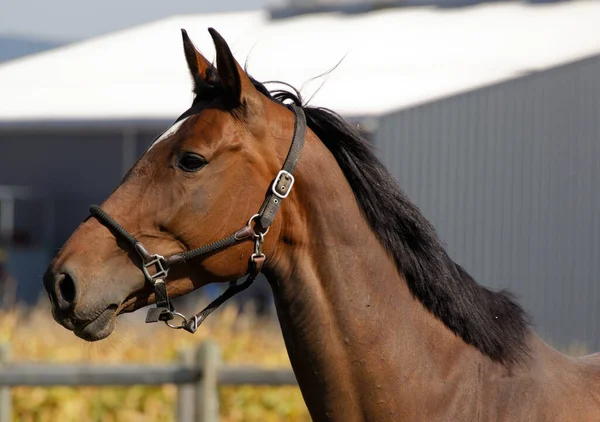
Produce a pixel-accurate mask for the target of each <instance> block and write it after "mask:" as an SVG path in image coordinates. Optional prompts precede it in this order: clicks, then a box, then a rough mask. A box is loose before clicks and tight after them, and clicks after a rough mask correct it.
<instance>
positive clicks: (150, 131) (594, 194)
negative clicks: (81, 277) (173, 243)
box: [0, 1, 600, 348]
mask: <svg viewBox="0 0 600 422" xmlns="http://www.w3.org/2000/svg"><path fill="white" fill-rule="evenodd" d="M303 11H304V9H303ZM276 12H277V11H274V12H273V13H271V12H269V11H253V12H235V13H222V14H212V15H198V16H195V15H191V16H176V17H173V18H169V19H165V20H161V21H158V22H155V23H151V24H148V25H143V26H140V27H135V28H132V29H127V30H123V31H119V32H116V33H112V34H108V35H105V36H102V37H99V38H95V39H92V40H89V41H84V42H80V43H76V44H72V45H69V46H65V47H61V48H58V49H55V50H53V51H50V52H46V53H41V54H39V55H36V56H31V57H28V58H23V59H19V60H15V61H11V62H8V63H5V64H3V65H0V185H2V190H0V193H2V194H1V195H0V203H1V211H0V212H1V214H0V215H1V217H0V229H2V233H3V236H4V238H5V243H9V242H8V241H9V240H10V244H11V246H10V251H9V252H10V262H9V264H10V268H11V270H12V271H13V273H14V274H15V276H16V278H17V279H19V280H21V283H20V287H19V289H20V290H19V292H20V296H21V297H22V298H24V299H28V300H32V299H34V298H35V297H36V296H37V295H38V293H39V291H40V287H41V281H40V279H39V277H40V276H41V274H42V273H43V270H44V268H45V267H46V265H47V263H48V259H49V257H50V256H51V255H53V253H54V252H53V251H54V249H55V248H57V247H59V246H60V245H61V244H62V243H63V242H64V241H65V240H66V237H67V236H68V235H69V234H70V233H71V231H72V230H73V229H74V227H76V225H77V224H78V223H79V222H80V221H81V220H82V219H83V218H85V217H86V216H87V209H88V206H89V204H91V203H99V202H101V201H102V200H103V198H104V197H106V196H107V195H108V194H109V193H110V192H111V191H112V190H113V189H114V188H115V187H116V186H117V184H118V183H119V181H120V179H121V177H122V176H123V174H124V172H125V171H126V170H127V169H128V168H129V167H130V166H131V164H132V163H133V162H134V161H135V160H136V158H137V157H138V156H139V155H140V154H142V153H143V151H144V150H145V149H146V147H147V146H148V144H149V143H150V142H151V140H152V139H153V138H154V137H155V136H156V135H157V134H158V133H160V131H161V130H163V129H164V128H166V127H167V126H168V125H169V123H170V122H171V121H172V120H173V119H174V118H175V117H177V116H178V115H179V113H181V111H183V110H185V109H186V108H187V107H188V105H189V102H190V101H191V89H190V88H191V86H190V82H189V77H188V74H187V69H186V67H185V60H184V57H183V53H182V48H181V40H180V32H179V29H180V28H186V29H187V30H188V32H189V33H190V35H191V36H192V39H193V40H194V42H195V43H196V45H197V46H198V47H199V48H200V50H201V51H202V52H203V53H204V54H205V55H206V56H208V57H209V58H212V57H213V53H214V49H213V47H212V42H211V41H210V37H209V36H208V33H207V32H206V28H207V27H209V26H213V27H215V28H216V29H217V30H219V32H221V34H222V35H223V36H224V37H225V38H226V39H227V40H228V42H229V43H230V45H231V46H232V49H233V51H234V54H236V56H237V57H238V60H240V61H241V62H244V61H246V63H247V65H248V69H249V71H250V73H251V74H252V75H253V76H255V77H256V78H257V79H259V80H262V81H267V80H281V81H285V82H289V83H291V84H293V85H295V86H297V87H302V88H303V89H302V91H303V92H304V94H305V96H306V98H309V97H311V95H312V94H313V93H315V92H316V93H315V94H314V97H313V98H312V100H311V102H312V103H314V104H317V105H323V106H326V107H329V108H331V109H333V110H336V111H338V112H340V113H342V114H343V115H344V116H346V117H347V118H349V119H351V120H352V121H354V122H356V123H357V124H361V125H362V127H363V129H364V130H366V131H367V132H369V134H370V135H369V136H370V137H371V139H373V141H374V143H375V146H376V147H377V148H378V151H379V154H380V156H381V158H382V159H383V160H384V162H385V163H386V165H387V166H388V168H390V170H391V171H392V172H393V173H394V175H395V176H396V178H397V179H398V181H399V182H400V184H401V186H402V187H403V188H404V189H405V190H406V191H407V193H408V194H409V196H410V197H411V198H412V199H413V200H414V201H415V202H416V203H417V204H418V205H419V206H420V207H421V209H422V210H423V212H424V213H425V214H426V216H427V217H428V218H430V219H431V220H432V221H433V223H434V225H435V226H436V227H437V229H438V232H439V234H440V236H441V238H442V239H443V240H444V242H445V243H446V244H447V246H448V250H449V252H450V254H451V255H452V256H453V257H454V259H455V260H456V261H457V262H459V263H461V264H463V265H464V266H465V268H467V269H468V270H469V271H470V272H471V273H472V274H473V275H474V276H475V278H476V279H478V280H479V281H480V282H481V283H483V284H485V285H488V286H491V287H494V288H509V289H511V290H512V291H513V292H515V293H517V294H518V295H519V296H520V298H521V301H522V302H523V303H524V305H525V307H526V308H527V309H528V310H529V311H530V313H531V314H532V315H533V317H534V320H535V322H536V325H537V330H538V331H539V332H541V333H542V334H543V335H544V336H545V337H546V338H547V339H549V340H552V341H554V342H559V343H569V342H572V341H585V342H587V343H588V344H589V345H590V346H592V347H594V348H598V347H599V346H600V333H599V332H598V330H599V328H598V326H597V323H596V320H597V319H598V318H597V317H598V312H600V311H599V303H598V302H599V301H600V299H599V297H600V296H599V295H598V293H599V292H598V289H599V288H598V286H599V282H600V280H599V277H600V276H598V274H599V273H600V272H599V271H598V270H599V269H600V268H599V266H600V263H599V258H600V194H598V189H597V188H596V182H597V181H598V180H599V176H600V124H599V123H598V122H600V119H599V117H600V31H598V25H597V24H598V22H600V3H598V2H593V1H576V2H567V3H558V4H526V3H525V4H523V3H497V4H496V3H494V4H481V5H475V6H471V7H467V8H455V9H451V8H450V9H446V8H431V7H411V8H388V9H382V10H376V11H370V12H368V13H358V12H357V13H333V12H327V13H321V14H300V15H294V14H293V13H291V12H290V13H288V15H286V16H285V17H283V15H282V16H279V15H278V13H276ZM342 59H343V60H342ZM334 68H335V69H334ZM332 69H334V70H332ZM330 70H332V71H331V73H328V74H327V75H325V76H322V77H320V78H317V79H314V78H315V77H316V76H319V75H322V74H324V73H327V72H328V71H330ZM321 84H323V85H322V86H321Z"/></svg>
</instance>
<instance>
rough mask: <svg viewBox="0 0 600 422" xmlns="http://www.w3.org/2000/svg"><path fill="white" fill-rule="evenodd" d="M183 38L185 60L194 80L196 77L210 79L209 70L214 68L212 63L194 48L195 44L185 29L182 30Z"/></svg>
mask: <svg viewBox="0 0 600 422" xmlns="http://www.w3.org/2000/svg"><path fill="white" fill-rule="evenodd" d="M181 36H182V38H183V52H184V53H185V60H186V61H187V65H188V69H189V70H190V73H191V74H192V78H194V79H196V77H197V76H199V77H200V78H201V79H202V80H206V79H207V78H208V74H207V72H208V70H209V69H211V68H212V67H213V65H212V63H211V62H209V61H208V60H207V59H206V57H204V56H203V55H202V54H200V52H199V51H198V50H197V49H196V47H195V46H194V43H192V40H190V37H189V36H188V34H187V31H186V30H185V29H183V28H182V29H181Z"/></svg>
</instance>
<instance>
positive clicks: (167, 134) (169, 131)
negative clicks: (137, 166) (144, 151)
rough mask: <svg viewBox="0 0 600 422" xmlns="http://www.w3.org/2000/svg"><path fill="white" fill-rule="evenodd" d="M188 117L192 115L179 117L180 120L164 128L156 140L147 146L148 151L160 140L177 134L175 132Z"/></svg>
mask: <svg viewBox="0 0 600 422" xmlns="http://www.w3.org/2000/svg"><path fill="white" fill-rule="evenodd" d="M190 117H192V116H188V117H186V118H185V119H181V120H179V121H177V122H175V123H174V124H173V125H172V126H171V127H170V128H168V129H167V130H165V131H164V132H163V133H162V135H160V136H159V137H158V138H156V140H155V141H154V142H152V145H150V148H148V151H150V150H151V149H152V148H154V147H155V146H156V145H158V144H159V143H161V142H162V141H164V140H166V139H168V138H170V137H171V136H173V135H175V134H177V132H179V130H181V127H182V126H183V125H184V123H185V122H187V121H188V120H189V119H190Z"/></svg>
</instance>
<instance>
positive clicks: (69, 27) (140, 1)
mask: <svg viewBox="0 0 600 422" xmlns="http://www.w3.org/2000/svg"><path fill="white" fill-rule="evenodd" d="M283 2H284V0H216V1H215V0H176V1H168V0H91V1H90V0H0V35H11V36H21V37H27V38H33V39H39V40H45V41H58V42H68V41H75V40H81V39H85V38H89V37H93V36H97V35H101V34H106V33H109V32H112V31H116V30H119V29H124V28H128V27H131V26H134V25H139V24H143V23H147V22H152V21H155V20H159V19H162V18H165V17H168V16H172V15H177V14H189V13H209V12H220V11H232V10H250V9H259V8H264V7H267V6H272V5H281V4H283Z"/></svg>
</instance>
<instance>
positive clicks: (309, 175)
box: [267, 137, 494, 421]
mask: <svg viewBox="0 0 600 422" xmlns="http://www.w3.org/2000/svg"><path fill="white" fill-rule="evenodd" d="M294 190H295V192H294V196H295V199H292V200H291V201H290V202H289V203H286V204H284V205H283V207H282V215H281V223H280V229H279V239H280V240H279V243H278V245H277V246H276V248H273V253H274V256H273V258H272V260H271V264H270V266H269V270H268V273H267V276H268V278H269V281H270V283H271V286H272V289H273V292H274V297H275V303H276V307H277V312H278V316H279V320H280V323H281V327H282V332H283V336H284V340H285V342H286V347H287V349H288V353H289V356H290V360H291V363H292V366H293V368H294V371H295V373H296V376H297V378H298V382H299V384H300V387H301V389H302V392H303V395H304V398H305V400H306V402H307V405H308V407H309V410H310V411H311V414H312V416H313V418H315V419H321V418H323V417H324V415H326V417H327V418H328V419H335V420H338V419H339V420H345V421H350V420H355V419H357V418H359V419H360V418H364V419H366V420H381V419H385V420H389V419H394V418H395V419H394V420H397V418H398V417H400V416H403V417H410V415H411V414H413V413H412V412H413V411H414V412H418V411H419V410H421V411H422V409H415V408H414V407H415V406H418V405H417V403H419V402H421V403H422V401H421V400H422V399H421V400H417V399H416V398H418V397H421V398H422V397H427V396H429V397H431V396H436V394H437V393H438V392H436V391H435V388H432V387H431V386H432V385H435V384H434V383H433V382H434V381H435V380H440V381H447V380H448V378H453V381H456V380H457V379H458V378H459V377H461V376H462V375H461V372H460V370H464V368H461V369H460V370H457V369H456V368H460V367H461V366H462V365H459V362H466V361H469V362H470V365H471V366H475V367H476V366H477V365H478V364H479V363H480V362H483V363H484V364H485V365H491V366H493V365H494V364H492V362H491V361H490V360H489V359H487V358H486V357H484V356H482V355H481V354H480V353H479V352H478V351H476V350H475V349H474V348H473V347H470V346H467V345H466V344H465V343H464V342H462V341H461V340H460V339H458V338H457V337H456V336H455V335H454V334H452V333H451V332H450V330H449V329H447V328H446V326H445V325H443V323H442V322H440V321H439V320H437V319H435V318H434V317H433V316H432V315H431V314H430V313H429V312H428V311H427V310H426V309H425V308H424V307H423V305H422V304H421V303H420V302H418V301H417V300H415V299H414V298H413V296H412V295H411V294H410V292H409V290H408V286H407V284H406V282H405V280H404V279H403V277H402V275H401V274H399V273H398V270H397V268H396V266H395V264H394V262H393V260H392V258H391V257H390V256H389V254H388V253H387V252H386V251H385V249H384V248H383V246H382V245H381V243H380V242H379V240H378V239H377V238H376V236H375V234H374V233H373V232H372V230H371V229H370V227H369V225H368V223H367V221H366V220H365V219H364V218H363V216H362V214H361V211H360V209H359V206H358V204H357V202H356V199H355V197H354V195H353V193H352V190H351V188H350V186H349V184H348V182H347V180H346V178H345V176H344V175H343V173H342V171H341V170H340V168H339V167H338V166H337V164H336V162H335V159H334V157H333V156H332V155H331V153H330V152H329V151H328V150H327V149H326V148H325V147H324V146H323V145H322V144H321V143H320V141H318V140H317V139H315V138H314V137H309V138H308V139H307V145H306V147H305V150H304V152H303V157H302V161H301V164H300V166H299V168H298V172H297V182H296V184H295V186H294ZM291 198H292V197H290V199H291ZM438 385H439V384H438ZM439 394H442V392H439ZM439 394H438V396H439ZM432 398H433V397H432ZM437 398H439V397H437Z"/></svg>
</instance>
